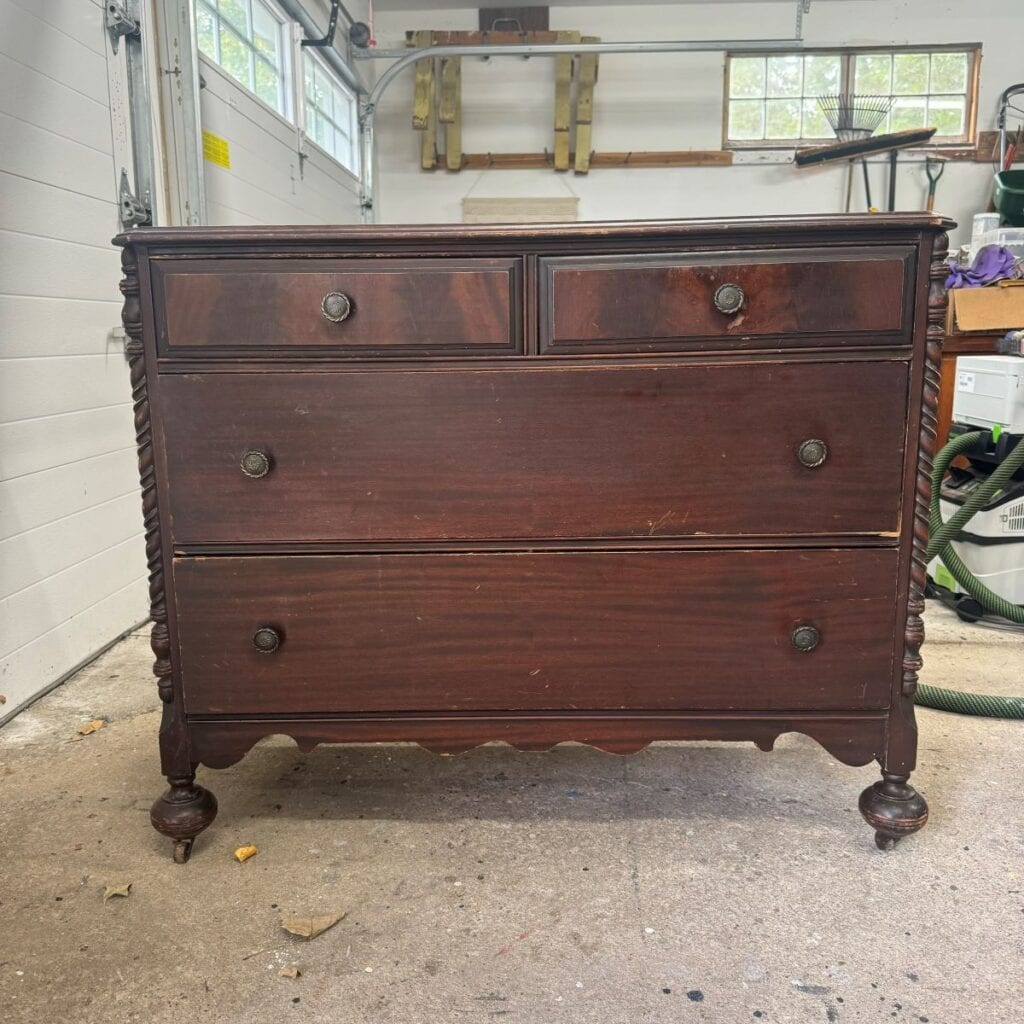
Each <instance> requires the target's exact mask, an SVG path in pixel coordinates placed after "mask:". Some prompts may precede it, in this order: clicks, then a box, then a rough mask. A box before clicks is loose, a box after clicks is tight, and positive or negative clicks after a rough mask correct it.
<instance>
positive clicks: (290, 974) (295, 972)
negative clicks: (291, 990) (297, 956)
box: [277, 964, 302, 978]
mask: <svg viewBox="0 0 1024 1024" xmlns="http://www.w3.org/2000/svg"><path fill="white" fill-rule="evenodd" d="M277 973H278V974H279V975H280V976H281V977H282V978H298V977H300V976H301V975H302V968H301V967H299V965H298V964H292V965H291V967H282V968H281V970H279V971H278V972H277Z"/></svg>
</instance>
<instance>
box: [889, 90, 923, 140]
mask: <svg viewBox="0 0 1024 1024" xmlns="http://www.w3.org/2000/svg"><path fill="white" fill-rule="evenodd" d="M925 107H926V103H925V99H924V97H923V96H922V97H921V98H920V99H918V98H917V97H911V98H907V97H899V98H898V99H897V100H896V102H895V103H893V105H892V114H891V115H890V124H891V128H890V131H894V132H904V131H907V130H909V129H910V128H924V127H925Z"/></svg>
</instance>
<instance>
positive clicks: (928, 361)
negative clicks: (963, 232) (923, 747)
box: [860, 232, 949, 849]
mask: <svg viewBox="0 0 1024 1024" xmlns="http://www.w3.org/2000/svg"><path fill="white" fill-rule="evenodd" d="M948 247H949V239H948V237H947V236H946V234H945V232H942V233H938V234H936V236H935V240H934V244H933V247H932V262H931V267H930V272H929V282H928V320H927V326H926V329H925V359H924V381H923V397H922V402H921V421H920V429H919V434H918V448H917V484H916V488H915V492H914V524H913V530H914V539H913V545H912V550H911V561H910V580H909V587H908V595H907V622H906V627H905V629H904V633H903V678H902V682H901V686H900V699H899V701H898V703H897V706H894V707H893V709H892V714H891V716H890V725H889V730H890V732H889V738H888V744H887V750H886V754H885V757H884V759H883V760H882V780H881V781H880V782H876V783H874V785H872V786H869V787H868V788H867V789H866V790H864V792H863V793H861V796H860V811H861V814H863V815H864V818H865V820H866V821H867V823H868V824H869V825H870V826H871V827H872V828H873V829H874V830H875V842H876V843H877V845H878V846H879V848H881V849H891V848H892V847H893V846H895V845H896V843H898V842H899V840H900V839H902V838H903V837H904V836H908V835H911V834H912V833H914V832H917V831H918V830H919V829H921V828H923V827H924V825H925V823H926V822H927V821H928V805H927V803H925V800H924V797H922V796H921V795H920V794H919V793H918V792H917V790H916V789H914V787H913V786H911V785H910V783H909V781H908V780H909V778H910V772H911V771H912V770H913V768H914V757H915V752H916V749H917V724H916V722H915V719H914V694H915V693H916V692H917V677H918V673H919V672H920V671H921V665H922V661H921V644H922V643H924V621H923V620H922V618H921V614H922V612H924V591H925V584H926V583H927V571H928V558H927V550H928V506H929V502H930V500H931V492H932V461H933V459H934V456H935V440H936V428H937V425H938V418H937V412H938V407H939V369H940V362H941V358H942V342H943V339H944V337H945V331H946V302H947V299H946V288H945V279H946V276H947V274H948V268H947V266H946V257H947V254H948Z"/></svg>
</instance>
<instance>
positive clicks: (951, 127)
mask: <svg viewBox="0 0 1024 1024" xmlns="http://www.w3.org/2000/svg"><path fill="white" fill-rule="evenodd" d="M965 107H966V100H965V99H964V97H963V96H932V97H931V98H930V99H929V100H928V122H929V127H933V126H934V127H935V128H938V131H937V132H936V134H937V135H962V134H963V133H964V120H965V116H964V111H965Z"/></svg>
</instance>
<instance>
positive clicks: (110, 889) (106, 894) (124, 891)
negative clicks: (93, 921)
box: [103, 882, 132, 903]
mask: <svg viewBox="0 0 1024 1024" xmlns="http://www.w3.org/2000/svg"><path fill="white" fill-rule="evenodd" d="M131 890H132V883H131V882H125V883H124V884H123V885H108V886H107V887H106V889H104V890H103V902H104V903H106V902H107V900H109V899H110V897H111V896H127V895H128V893H130V892H131Z"/></svg>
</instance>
